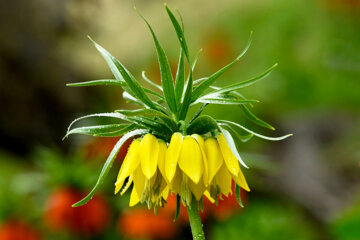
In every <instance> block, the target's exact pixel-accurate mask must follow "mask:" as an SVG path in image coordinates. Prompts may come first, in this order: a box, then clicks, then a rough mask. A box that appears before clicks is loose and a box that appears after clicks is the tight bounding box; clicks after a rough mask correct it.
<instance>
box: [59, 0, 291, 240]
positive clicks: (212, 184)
mask: <svg viewBox="0 0 360 240" xmlns="http://www.w3.org/2000/svg"><path fill="white" fill-rule="evenodd" d="M165 9H166V11H167V13H168V15H169V18H170V20H171V22H172V24H173V26H174V29H175V32H176V35H177V37H178V40H179V43H180V56H179V63H178V68H177V72H176V76H175V79H174V78H173V76H172V73H171V68H170V65H169V62H168V59H167V57H166V54H165V51H164V49H163V47H162V45H161V44H160V42H159V40H158V39H157V37H156V35H155V33H154V31H153V29H152V28H151V26H150V24H149V23H148V22H147V21H146V19H145V18H144V17H143V16H142V15H141V14H140V13H139V15H140V16H141V17H142V18H143V19H144V21H145V23H146V25H147V26H148V28H149V30H150V33H151V35H152V37H153V40H154V42H155V47H156V51H157V56H158V61H159V67H160V75H161V86H159V85H157V84H156V83H154V82H153V81H151V80H150V79H148V78H147V76H146V74H145V72H143V74H142V77H143V79H144V81H145V82H147V83H148V84H149V85H151V86H152V87H153V89H149V88H146V87H143V86H141V85H140V83H139V81H138V80H137V79H136V78H135V77H134V76H133V75H132V74H131V73H130V72H129V71H128V70H127V69H126V68H125V66H124V65H123V64H122V63H121V62H120V61H119V60H117V59H116V58H115V57H113V56H112V55H111V54H110V53H109V52H108V51H106V50H105V49H104V48H103V47H101V46H100V45H99V44H97V43H96V42H95V41H93V40H91V41H93V43H94V45H95V47H96V48H97V50H98V51H99V52H100V53H101V55H102V56H103V57H104V59H105V60H106V62H107V64H108V65H109V67H110V69H111V71H112V73H113V75H114V77H115V79H113V80H111V79H110V80H95V81H90V82H84V83H73V84H69V86H93V85H101V84H105V85H112V86H119V87H121V88H122V89H123V98H124V99H125V100H126V101H128V102H129V103H133V104H136V105H139V106H140V108H139V109H136V110H116V111H115V112H113V113H99V114H91V115H87V116H84V117H81V118H78V119H76V120H74V121H73V122H72V123H71V124H70V126H69V129H68V132H67V134H66V136H68V135H70V134H74V133H80V134H86V135H93V136H101V137H121V138H120V139H119V140H118V142H117V143H116V144H115V146H114V148H113V150H112V151H111V153H110V154H109V156H108V159H107V161H106V163H105V164H104V167H103V169H102V171H101V173H100V176H99V178H98V181H97V183H96V185H95V187H94V188H93V189H92V191H91V192H90V193H89V194H88V196H86V197H85V198H84V199H83V200H81V201H79V202H78V203H76V204H74V206H81V205H83V204H85V203H87V202H88V201H89V200H90V199H91V198H92V196H93V195H94V193H95V192H96V190H97V189H98V188H99V186H100V185H101V183H102V182H103V180H104V178H105V177H106V175H107V173H108V172H109V170H110V168H111V166H112V163H113V162H114V160H115V158H116V156H117V154H118V153H119V151H120V149H121V147H122V145H124V143H125V142H126V141H127V140H128V139H131V138H135V140H133V141H132V143H131V145H130V147H129V150H128V152H127V154H126V157H125V159H124V162H123V164H122V166H121V168H120V171H119V175H118V178H117V181H116V184H115V193H117V192H119V191H120V192H121V194H124V193H125V192H126V191H127V190H128V189H129V188H130V187H131V186H132V190H131V196H130V206H134V205H136V204H137V203H139V202H140V203H146V204H147V205H148V207H149V208H150V207H155V208H156V207H158V206H164V205H165V203H166V199H167V197H168V195H169V193H170V192H171V193H174V194H176V196H177V203H178V204H177V209H179V208H180V201H181V202H182V203H183V204H184V205H185V206H186V207H187V210H188V212H189V218H190V219H193V221H198V220H199V219H200V218H199V217H196V214H198V208H199V207H200V208H201V207H202V204H203V196H205V197H207V198H208V199H209V200H210V201H212V202H213V203H215V204H216V203H217V201H218V198H221V197H222V196H223V195H225V196H228V195H229V194H230V193H232V190H231V184H232V181H235V183H236V186H235V196H236V198H237V200H238V202H239V203H240V204H241V196H240V188H243V189H244V190H247V191H249V190H250V189H249V187H248V184H247V182H246V180H245V177H244V175H243V173H242V170H241V169H240V165H243V166H244V167H247V166H246V164H245V163H244V162H243V161H242V159H241V157H240V155H239V153H238V151H237V146H236V142H237V143H239V142H240V141H242V142H246V141H248V140H249V139H250V138H251V137H252V136H257V137H260V138H264V139H267V140H281V139H284V138H286V137H288V136H290V135H286V136H283V137H278V138H272V137H266V136H263V135H260V134H258V133H256V132H254V131H252V130H249V129H247V128H246V127H244V126H242V125H240V124H238V123H235V122H231V121H227V120H219V119H214V118H212V117H211V116H208V115H202V111H203V110H204V108H205V107H206V106H208V105H209V104H218V105H235V106H239V107H240V109H241V110H242V112H243V113H244V115H245V116H246V118H247V119H249V120H250V121H252V122H253V123H255V124H257V125H259V126H261V127H265V128H268V129H271V130H274V128H273V127H272V126H271V125H269V124H268V123H266V122H264V121H262V120H260V119H259V118H258V117H256V116H255V115H254V114H253V113H252V112H251V111H250V109H249V106H252V105H251V104H253V103H257V102H258V101H257V100H249V99H246V98H245V97H244V96H243V95H241V94H240V93H239V92H238V90H240V89H242V88H244V87H247V86H250V85H252V84H254V83H256V82H257V81H259V80H261V79H263V78H265V77H266V76H268V75H269V74H270V72H272V71H273V69H274V68H275V67H276V66H277V64H275V65H273V66H272V67H270V68H269V69H268V70H266V71H265V72H263V73H261V74H259V75H258V76H256V77H253V78H251V79H249V80H245V81H242V82H237V83H233V84H231V85H228V86H225V87H217V86H214V85H213V84H214V83H215V82H216V80H217V79H219V77H220V76H221V75H222V74H223V73H224V72H225V71H226V70H227V69H229V68H230V67H231V66H233V65H234V64H235V63H237V62H238V61H239V60H240V58H241V57H242V56H243V55H244V54H245V53H246V51H247V50H248V48H249V46H250V43H251V39H252V38H251V35H250V39H249V41H248V43H247V45H246V47H245V49H244V50H243V52H241V53H240V54H239V56H238V57H236V58H235V59H234V60H233V61H232V62H231V63H229V64H228V65H226V66H224V67H223V68H222V69H220V70H218V71H217V72H215V73H214V74H212V75H210V76H208V77H204V78H200V79H196V80H194V79H193V70H194V67H195V64H196V62H197V57H195V59H194V60H192V59H191V58H190V53H189V50H188V45H187V42H186V39H185V36H184V31H183V30H184V27H183V23H182V21H181V22H179V21H178V20H177V18H176V17H175V16H174V14H173V13H172V12H171V11H170V9H169V8H168V7H167V6H166V5H165ZM186 65H187V66H186ZM187 69H189V70H188V71H187ZM159 92H161V93H162V94H160V93H159ZM198 106H199V108H198V111H197V112H196V113H195V115H194V116H188V112H189V109H190V108H194V107H198ZM90 117H110V118H114V119H117V120H119V122H118V123H115V124H114V123H113V124H106V125H96V126H88V127H78V128H73V129H72V125H73V124H74V123H75V122H77V121H79V120H82V119H84V118H90ZM124 121H125V122H127V123H123V122H124ZM239 129H241V130H242V131H245V132H247V133H248V135H241V134H240V133H239V132H238V131H237V130H239ZM233 138H235V140H234V139H233ZM177 212H178V211H177ZM194 219H195V220H194ZM197 226H199V225H198V224H197ZM194 229H195V232H193V233H194V234H195V235H196V236H197V237H199V234H200V235H201V238H202V237H203V234H202V233H201V231H200V232H199V229H200V230H201V227H200V228H199V227H195V228H194ZM194 229H193V230H194ZM195 235H194V236H195Z"/></svg>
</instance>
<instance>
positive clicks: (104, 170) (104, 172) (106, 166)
mask: <svg viewBox="0 0 360 240" xmlns="http://www.w3.org/2000/svg"><path fill="white" fill-rule="evenodd" d="M147 132H148V130H146V129H138V130H134V131H131V132H128V133H127V134H125V135H124V136H123V137H122V138H120V140H119V141H118V142H117V143H116V144H115V146H114V148H113V150H112V151H111V153H110V155H109V156H108V158H107V160H106V162H105V164H104V166H103V168H102V170H101V172H100V175H99V178H98V180H97V182H96V184H95V186H94V188H93V189H92V190H91V192H90V193H89V194H88V195H87V196H86V197H85V198H83V199H82V200H80V201H79V202H77V203H75V204H73V205H72V206H73V207H80V206H82V205H84V204H86V203H87V202H88V201H89V200H90V199H91V198H92V197H93V195H94V194H95V192H96V191H97V189H98V188H99V187H100V185H101V184H102V183H103V181H104V179H105V177H106V175H107V174H108V172H109V170H110V168H111V166H112V164H113V162H114V160H115V158H116V156H117V154H118V152H119V151H120V148H121V147H122V145H123V144H124V143H125V142H126V141H127V140H128V139H129V138H131V137H134V136H136V135H143V134H145V133H147Z"/></svg>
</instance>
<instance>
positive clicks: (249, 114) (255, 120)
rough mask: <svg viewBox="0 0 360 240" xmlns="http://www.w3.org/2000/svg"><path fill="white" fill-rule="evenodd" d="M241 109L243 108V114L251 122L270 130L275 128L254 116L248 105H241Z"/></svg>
mask: <svg viewBox="0 0 360 240" xmlns="http://www.w3.org/2000/svg"><path fill="white" fill-rule="evenodd" d="M240 107H241V109H242V110H243V112H244V113H245V116H246V117H247V118H248V119H249V120H250V121H252V122H253V123H255V124H257V125H259V126H261V127H264V128H268V129H270V130H275V128H274V127H273V126H271V125H270V124H268V123H267V122H264V121H263V120H261V119H260V118H258V117H257V116H255V114H253V113H252V112H251V111H250V110H249V108H248V107H246V106H245V105H241V106H240Z"/></svg>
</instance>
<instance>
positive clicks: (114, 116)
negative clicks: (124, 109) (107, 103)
mask: <svg viewBox="0 0 360 240" xmlns="http://www.w3.org/2000/svg"><path fill="white" fill-rule="evenodd" d="M92 117H112V118H118V119H122V120H127V119H126V117H125V116H124V115H121V114H120V113H95V114H89V115H85V116H82V117H79V118H76V119H75V120H73V121H72V122H71V123H70V125H69V127H68V129H67V132H69V131H70V129H71V127H72V125H74V123H76V122H77V121H80V120H82V119H85V118H92Z"/></svg>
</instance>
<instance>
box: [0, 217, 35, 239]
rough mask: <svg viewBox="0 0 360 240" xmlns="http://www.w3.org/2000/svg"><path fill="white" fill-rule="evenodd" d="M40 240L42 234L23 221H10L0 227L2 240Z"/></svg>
mask: <svg viewBox="0 0 360 240" xmlns="http://www.w3.org/2000/svg"><path fill="white" fill-rule="evenodd" d="M40 239H41V237H40V234H39V233H38V232H37V231H36V230H35V229H33V228H32V227H31V226H29V225H27V224H25V223H24V222H22V221H8V222H6V223H4V224H3V225H2V226H1V227H0V240H40Z"/></svg>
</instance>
